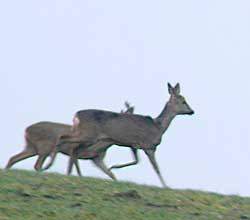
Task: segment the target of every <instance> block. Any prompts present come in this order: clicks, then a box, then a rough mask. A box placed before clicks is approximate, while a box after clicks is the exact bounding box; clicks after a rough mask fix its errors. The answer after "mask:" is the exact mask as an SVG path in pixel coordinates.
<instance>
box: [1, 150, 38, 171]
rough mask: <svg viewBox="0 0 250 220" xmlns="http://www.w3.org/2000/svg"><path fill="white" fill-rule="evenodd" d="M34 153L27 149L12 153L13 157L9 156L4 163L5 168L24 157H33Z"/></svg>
mask: <svg viewBox="0 0 250 220" xmlns="http://www.w3.org/2000/svg"><path fill="white" fill-rule="evenodd" d="M35 155H36V153H35V152H34V151H29V150H24V151H23V152H21V153H19V154H16V155H14V156H13V157H11V158H10V159H9V161H8V164H7V165H6V167H5V169H9V168H10V167H12V166H13V165H14V164H15V163H17V162H19V161H21V160H24V159H26V158H29V157H33V156H35Z"/></svg>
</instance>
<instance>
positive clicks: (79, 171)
mask: <svg viewBox="0 0 250 220" xmlns="http://www.w3.org/2000/svg"><path fill="white" fill-rule="evenodd" d="M74 164H75V167H76V171H77V174H78V176H82V173H81V169H80V167H79V163H78V160H76V161H75V162H74Z"/></svg>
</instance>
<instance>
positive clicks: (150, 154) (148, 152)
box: [144, 149, 168, 188]
mask: <svg viewBox="0 0 250 220" xmlns="http://www.w3.org/2000/svg"><path fill="white" fill-rule="evenodd" d="M144 152H145V153H146V155H147V156H148V159H149V160H150V162H151V164H152V166H153V168H154V170H155V172H156V173H157V175H158V177H159V179H160V181H161V183H162V185H163V187H165V188H168V187H167V185H166V183H165V181H164V179H163V177H162V175H161V172H160V169H159V167H158V164H157V162H156V159H155V151H154V150H151V149H150V150H144Z"/></svg>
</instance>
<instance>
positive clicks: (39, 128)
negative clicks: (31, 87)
mask: <svg viewBox="0 0 250 220" xmlns="http://www.w3.org/2000/svg"><path fill="white" fill-rule="evenodd" d="M125 106H126V108H127V109H126V110H125V111H123V110H122V111H121V112H122V113H123V114H132V113H133V111H134V107H131V106H130V104H129V103H128V102H125ZM73 131H74V127H72V126H71V125H67V124H62V123H56V122H49V121H42V122H38V123H34V124H32V125H30V126H28V127H27V128H26V129H25V135H24V139H25V143H26V144H25V148H24V150H23V151H22V152H20V153H18V154H16V155H14V156H12V157H11V158H10V159H9V161H8V164H7V165H6V169H10V168H11V167H12V166H13V165H14V164H15V163H17V162H19V161H22V160H24V159H27V158H30V157H33V156H36V155H38V158H37V161H36V163H35V165H34V169H35V170H36V171H42V170H43V169H42V166H43V163H44V162H45V160H46V158H47V157H48V156H50V154H51V151H52V150H53V148H54V146H55V145H56V143H57V140H58V138H60V137H61V136H64V135H68V134H70V133H71V132H73ZM69 149H70V148H69V147H68V145H63V146H62V147H61V150H60V152H61V153H63V154H65V155H69ZM105 154H106V152H93V151H89V150H87V149H86V150H84V151H81V152H78V159H90V160H92V161H93V163H94V164H95V165H96V166H97V167H98V168H100V169H101V170H102V171H103V172H104V173H106V174H107V175H108V176H109V177H110V178H112V179H114V180H116V177H115V176H114V174H113V173H112V172H111V171H109V170H108V168H107V167H106V165H105V164H104V162H103V159H104V157H105ZM74 165H75V167H76V170H77V174H78V175H79V176H82V173H81V169H80V167H79V164H78V160H76V161H75V162H74ZM70 173H71V172H70ZM70 173H69V172H68V173H67V174H68V175H70Z"/></svg>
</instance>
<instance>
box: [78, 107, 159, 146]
mask: <svg viewBox="0 0 250 220" xmlns="http://www.w3.org/2000/svg"><path fill="white" fill-rule="evenodd" d="M75 117H77V118H78V120H79V122H80V123H79V126H78V127H77V129H78V130H79V131H80V132H81V137H82V139H83V140H84V139H85V140H86V139H89V140H91V141H92V144H93V143H95V142H98V141H101V140H105V141H107V142H110V144H116V145H121V146H126V147H130V146H133V147H135V148H139V149H146V148H150V147H152V146H157V145H158V144H159V143H160V139H161V135H160V126H159V124H158V123H156V122H155V121H154V120H153V119H152V118H151V117H149V116H142V115H136V114H119V113H114V112H109V111H102V110H83V111H79V112H77V113H76V116H75Z"/></svg>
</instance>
